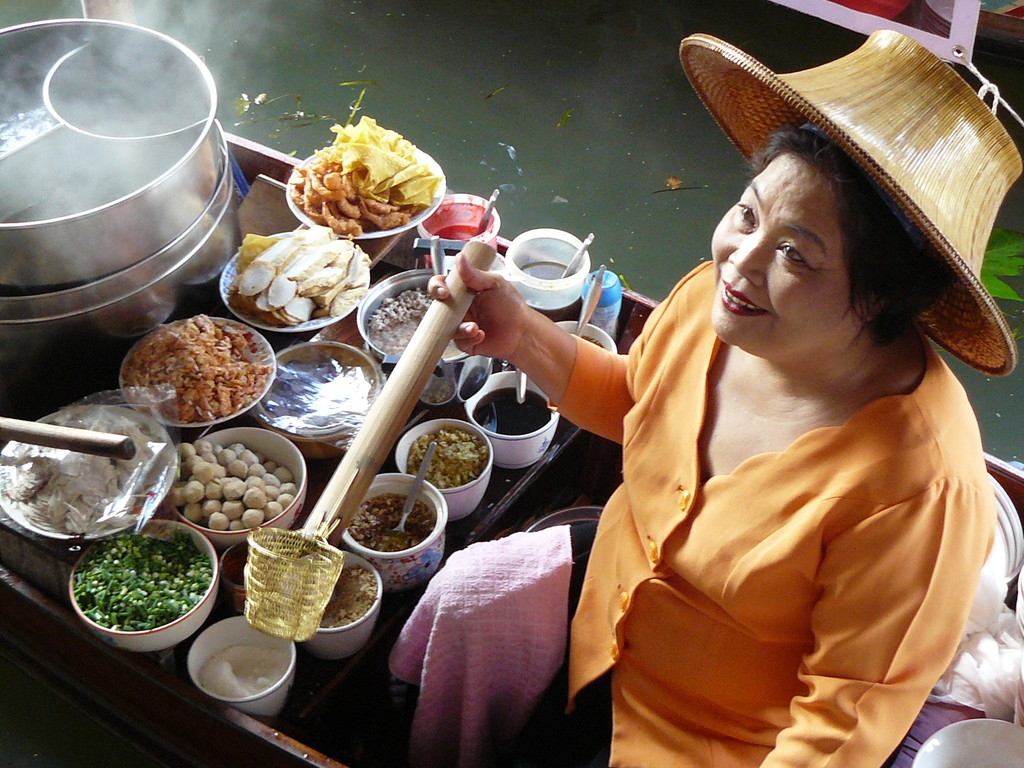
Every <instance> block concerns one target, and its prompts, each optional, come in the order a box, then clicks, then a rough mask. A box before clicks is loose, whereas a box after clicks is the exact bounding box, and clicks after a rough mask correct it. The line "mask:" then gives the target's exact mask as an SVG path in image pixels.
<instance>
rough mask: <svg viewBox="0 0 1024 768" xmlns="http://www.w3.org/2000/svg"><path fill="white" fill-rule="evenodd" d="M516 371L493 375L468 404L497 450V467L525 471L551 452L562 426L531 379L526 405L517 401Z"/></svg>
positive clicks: (472, 416) (469, 413)
mask: <svg viewBox="0 0 1024 768" xmlns="http://www.w3.org/2000/svg"><path fill="white" fill-rule="evenodd" d="M516 376H517V373H516V372H515V371H502V372H500V373H492V374H491V375H490V376H489V377H487V381H486V382H484V385H483V386H482V387H481V388H480V391H479V392H477V393H476V394H475V395H473V396H472V397H471V398H469V400H467V401H466V415H467V416H468V417H469V421H470V423H472V424H475V425H476V426H478V427H480V429H481V430H483V432H484V434H486V435H487V437H489V438H490V440H491V446H492V447H493V448H494V465H495V466H497V467H502V468H504V469H523V468H525V467H528V466H530V465H531V464H533V463H534V462H536V461H538V460H539V459H540V458H541V457H542V456H543V455H544V453H545V451H547V449H548V446H549V445H551V441H552V440H553V439H554V436H555V429H556V428H557V427H558V419H559V414H558V411H555V410H552V409H550V408H549V407H548V404H547V403H548V398H547V395H545V394H544V392H543V391H542V390H541V389H540V387H538V386H537V385H536V384H534V383H533V382H532V381H530V380H529V379H528V380H527V382H526V393H527V397H526V402H525V403H524V404H523V405H522V406H519V405H517V404H516V402H515V387H516Z"/></svg>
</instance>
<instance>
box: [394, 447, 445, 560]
mask: <svg viewBox="0 0 1024 768" xmlns="http://www.w3.org/2000/svg"><path fill="white" fill-rule="evenodd" d="M436 448H437V443H436V442H434V441H433V440H431V441H430V445H428V446H427V450H426V451H425V452H424V454H423V461H421V462H420V468H419V470H418V471H417V472H416V477H415V478H414V479H413V481H412V485H410V486H409V492H408V495H407V496H406V497H405V506H404V507H402V519H401V520H399V521H398V525H396V526H395V527H394V528H392V529H391V530H390V531H388V532H387V533H386V534H385V535H386V536H388V537H389V538H393V539H394V540H395V541H399V540H401V541H402V542H403V543H407V542H409V540H410V538H411V537H410V535H409V534H408V533H407V532H406V530H405V523H406V521H407V520H408V519H409V513H410V512H412V510H413V507H415V506H416V499H418V498H419V497H420V490H422V488H423V480H424V478H425V477H426V476H427V470H429V469H430V460H431V459H433V458H434V451H435V449H436Z"/></svg>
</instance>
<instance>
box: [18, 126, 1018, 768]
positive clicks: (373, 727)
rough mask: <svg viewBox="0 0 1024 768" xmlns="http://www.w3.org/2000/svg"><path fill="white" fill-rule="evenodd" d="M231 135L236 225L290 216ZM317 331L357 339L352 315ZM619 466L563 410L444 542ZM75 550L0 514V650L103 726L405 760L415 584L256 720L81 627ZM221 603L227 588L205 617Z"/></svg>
mask: <svg viewBox="0 0 1024 768" xmlns="http://www.w3.org/2000/svg"><path fill="white" fill-rule="evenodd" d="M231 146H232V150H233V152H234V155H235V157H236V158H237V160H238V162H239V165H240V167H241V169H242V172H243V173H244V176H245V179H246V182H247V183H251V184H252V185H253V186H252V189H251V191H250V193H249V195H248V196H247V197H246V199H245V202H244V203H243V205H242V208H241V211H240V216H241V220H242V229H243V231H247V232H249V231H251V232H262V233H271V232H279V231H284V230H287V229H291V228H294V226H295V224H296V222H295V220H294V218H292V217H291V214H290V213H288V211H287V208H286V207H285V205H284V199H283V195H282V194H281V186H280V183H281V182H283V181H284V180H285V179H286V178H287V175H288V173H289V172H290V170H291V168H292V167H293V166H294V164H295V160H294V159H293V158H291V157H289V156H286V155H283V154H281V153H278V152H274V151H272V150H269V149H267V148H265V147H262V146H259V145H257V144H254V143H252V142H249V141H246V140H243V139H241V138H237V137H231ZM275 182H276V183H275ZM375 258H377V259H379V261H378V262H377V264H376V266H375V267H374V279H381V278H382V277H384V276H386V275H387V274H390V273H393V272H395V271H398V270H401V269H405V268H409V267H412V266H415V263H414V261H413V259H414V255H413V252H412V247H411V239H410V238H399V239H398V240H396V241H394V242H388V243H386V244H384V245H382V246H381V247H380V248H379V252H378V253H377V254H375ZM653 307H654V302H652V301H651V300H650V299H648V298H646V297H644V296H642V295H639V294H636V293H633V292H631V291H626V292H625V296H624V300H623V311H622V316H621V318H620V330H619V334H618V340H617V341H618V345H619V349H620V351H625V350H626V349H628V348H629V346H630V344H631V343H632V341H633V340H634V339H635V338H636V337H637V335H638V333H639V331H640V329H641V328H642V327H643V324H644V322H645V321H646V319H647V317H648V315H649V314H650V312H651V310H652V309H653ZM322 333H327V334H328V335H329V337H330V338H333V339H336V340H340V341H348V342H354V343H356V344H359V343H361V342H360V339H359V336H358V331H357V330H356V328H355V324H354V321H353V320H351V319H349V320H348V321H342V322H341V323H339V324H338V325H336V326H332V327H331V328H330V329H329V330H328V331H324V332H322ZM438 415H443V414H441V413H438ZM988 462H989V468H990V470H991V472H992V474H993V476H994V477H996V478H997V480H998V481H999V483H1000V484H1001V485H1002V486H1003V487H1004V488H1005V489H1006V491H1007V493H1008V495H1009V496H1010V498H1011V500H1012V501H1013V502H1014V504H1015V505H1016V506H1017V508H1018V509H1019V510H1024V472H1022V471H1021V470H1020V469H1018V468H1016V467H1015V466H1012V465H1010V464H1008V463H1006V462H1003V461H1001V460H999V459H997V458H996V457H991V456H990V457H988ZM333 466H334V464H333V460H326V459H323V460H316V461H311V462H310V476H311V484H310V498H315V494H316V493H317V492H318V490H319V489H321V488H322V487H323V483H324V482H325V481H326V479H327V477H328V476H329V475H330V472H331V470H332V469H333ZM619 476H620V464H619V451H618V447H617V446H615V445H613V444H611V443H609V442H607V441H605V440H602V439H600V438H597V437H595V436H593V435H591V434H589V433H586V432H583V431H582V430H580V429H578V428H577V427H575V426H574V425H572V424H570V423H568V422H567V421H565V420H564V419H563V420H562V423H561V424H560V426H559V429H558V432H557V433H556V437H555V439H554V441H553V442H552V445H551V446H550V448H549V449H548V451H547V453H546V454H545V456H544V457H543V458H542V459H541V460H540V461H539V462H538V463H536V464H535V465H533V466H531V467H529V468H527V469H524V470H499V469H496V470H495V473H494V477H493V478H492V481H491V483H490V486H489V490H488V492H487V495H486V496H485V498H484V500H483V501H482V502H481V504H480V507H479V508H478V509H477V510H476V511H475V512H474V513H472V514H471V515H470V516H469V517H467V518H464V519H462V520H459V521H456V522H454V523H452V524H451V525H450V526H449V548H448V551H449V552H450V551H452V550H454V549H456V548H459V547H463V546H466V545H467V544H469V543H472V542H474V541H480V540H484V539H489V538H494V537H497V536H500V535H503V534H504V533H507V532H510V531H515V530H519V529H522V528H523V527H525V526H526V525H528V524H529V523H530V521H532V520H534V519H536V518H537V517H539V516H542V515H544V514H546V513H548V512H551V511H554V510H558V509H562V508H567V507H573V506H579V505H595V504H596V505H600V504H602V503H603V502H604V501H605V500H606V499H607V497H608V495H609V494H610V493H611V491H612V490H613V489H614V487H615V486H616V484H617V482H618V480H619ZM308 504H311V502H309V503H308ZM79 555H80V549H79V548H78V547H76V546H75V547H69V546H67V544H65V543H61V542H57V541H55V540H52V539H45V538H43V537H38V536H34V535H32V534H29V533H27V532H25V531H23V530H22V529H20V528H17V526H15V525H13V524H11V523H10V522H9V521H6V522H5V521H0V654H3V655H5V656H7V657H9V658H10V659H12V660H13V661H14V663H16V664H17V665H19V666H21V667H23V668H24V669H25V670H26V671H28V672H29V673H30V674H32V675H33V676H35V677H37V678H39V679H41V680H43V681H45V682H47V683H48V684H50V685H52V686H53V687H54V688H55V689H56V690H57V691H58V692H60V693H61V694H62V695H64V696H65V697H67V698H68V699H69V700H70V701H71V702H73V703H74V704H75V705H76V706H78V707H80V708H81V709H82V710H83V711H86V712H89V713H91V714H93V715H94V716H95V717H96V718H98V719H99V720H100V721H101V722H103V723H105V724H108V725H109V726H111V727H112V728H113V729H114V730H115V731H116V732H117V733H118V734H120V735H121V736H122V737H123V739H124V740H125V741H126V742H129V743H131V744H132V745H133V746H135V747H136V748H138V749H140V750H141V751H143V752H144V753H147V754H149V755H151V756H153V758H154V759H156V760H157V761H159V762H161V763H165V764H166V765H168V766H182V767H185V766H188V767H189V768H194V767H196V766H198V767H200V768H202V767H206V766H208V767H209V768H221V767H222V766H226V765H231V766H237V767H238V768H243V767H244V766H259V768H266V767H267V766H274V767H275V768H278V767H280V768H314V767H316V768H335V767H340V766H352V767H353V768H373V767H375V766H393V765H403V764H405V762H406V761H405V754H406V747H407V742H406V737H407V734H408V731H409V723H410V721H411V716H412V710H411V705H410V703H409V702H408V701H407V700H406V699H405V698H404V696H403V690H402V688H401V687H396V686H393V685H392V681H391V679H390V677H389V674H388V670H387V654H388V651H389V650H390V647H391V644H392V643H393V641H394V639H395V637H396V635H397V633H398V631H399V629H400V628H401V625H402V622H403V621H404V619H405V617H406V616H407V615H408V613H409V611H410V610H411V609H412V606H413V605H414V603H415V600H416V598H417V596H418V593H412V594H398V595H388V596H386V598H385V602H384V611H383V615H382V618H381V620H380V621H379V623H378V626H377V629H376V631H375V634H374V636H373V638H372V639H371V641H370V643H369V644H368V645H367V646H366V648H364V649H363V650H362V651H361V652H360V653H358V654H357V655H355V656H353V657H351V658H349V659H344V660H340V661H333V662H332V661H322V660H318V659H315V658H313V657H311V656H308V655H306V654H300V657H301V658H300V662H299V667H298V672H297V678H296V682H295V685H294V687H293V689H292V692H291V694H290V697H289V703H288V705H287V707H286V709H285V711H284V712H283V713H282V714H281V716H279V717H277V718H274V719H272V720H261V719H257V718H254V717H251V716H249V715H246V714H243V713H242V712H239V711H238V710H236V709H234V708H232V707H230V706H227V705H225V704H223V703H220V702H218V701H215V700H213V699H210V698H209V697H207V696H205V695H204V694H202V693H200V692H199V691H198V690H197V689H196V688H195V687H194V686H193V685H192V684H191V683H190V682H189V681H188V678H187V674H186V673H185V671H184V658H185V656H184V654H185V650H186V646H187V645H188V642H187V641H186V642H185V643H182V644H181V645H180V646H178V647H177V648H175V649H172V650H170V651H167V652H164V653H162V654H135V653H128V652H124V651H119V650H117V649H114V648H113V647H111V646H108V645H106V644H104V643H103V642H102V641H101V640H99V639H98V638H96V637H94V636H93V635H91V634H89V633H88V632H87V631H86V630H85V628H84V626H83V625H82V624H81V623H80V622H79V621H78V619H77V618H76V617H75V616H74V614H73V613H72V612H71V610H70V608H69V605H68V599H67V594H66V584H67V578H68V575H69V573H70V568H71V565H72V564H73V562H74V561H75V559H76V558H77V557H78V556H79ZM229 612H230V608H229V607H228V605H227V604H226V602H225V604H224V605H223V606H222V607H219V608H218V609H217V612H215V614H214V617H213V618H220V617H222V616H223V615H227V614H228V613H229Z"/></svg>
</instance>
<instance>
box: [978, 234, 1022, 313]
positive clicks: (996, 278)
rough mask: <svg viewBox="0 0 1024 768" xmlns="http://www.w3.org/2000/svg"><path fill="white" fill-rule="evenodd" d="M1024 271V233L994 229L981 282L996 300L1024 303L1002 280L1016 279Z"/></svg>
mask: <svg viewBox="0 0 1024 768" xmlns="http://www.w3.org/2000/svg"><path fill="white" fill-rule="evenodd" d="M1022 269H1024V232H1014V231H1013V230H1009V229H994V230H992V235H991V237H989V241H988V247H987V248H986V249H985V259H984V261H983V263H982V265H981V282H982V284H983V285H984V286H985V288H986V289H987V290H988V292H989V293H991V294H992V295H993V296H994V297H995V298H997V299H1007V300H1009V301H1024V298H1022V297H1021V295H1020V294H1019V293H1017V291H1015V290H1014V289H1013V288H1011V287H1010V286H1009V285H1008V284H1007V283H1006V282H1005V281H1004V280H1003V279H1002V278H1004V277H1016V276H1017V275H1019V274H1020V272H1021V270H1022Z"/></svg>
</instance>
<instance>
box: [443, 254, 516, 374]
mask: <svg viewBox="0 0 1024 768" xmlns="http://www.w3.org/2000/svg"><path fill="white" fill-rule="evenodd" d="M455 269H457V270H458V271H459V277H461V278H462V281H463V283H465V285H466V287H467V288H469V289H470V290H472V291H473V292H474V293H475V294H476V296H475V297H474V298H473V303H472V305H471V306H470V308H469V311H468V312H467V313H466V319H465V320H464V321H463V322H462V323H460V324H459V327H458V328H457V329H456V330H455V344H456V346H458V348H459V349H461V350H462V351H463V352H468V353H469V354H471V355H486V356H487V357H495V358H500V359H502V360H509V361H510V362H513V363H514V362H515V359H514V358H515V356H516V351H517V350H518V348H519V346H520V342H521V341H522V337H523V328H524V324H525V315H526V313H527V312H528V311H529V307H528V306H527V305H526V302H525V301H524V300H523V297H522V296H521V295H520V294H519V292H518V291H517V290H516V289H515V288H514V287H513V286H512V284H511V283H509V282H508V281H507V280H506V279H505V278H503V277H502V276H501V275H498V274H495V273H494V272H485V271H483V270H480V269H476V268H475V267H474V266H472V265H471V264H470V263H469V262H468V261H467V260H466V258H465V257H464V256H463V255H462V254H459V255H458V256H457V257H456V258H455ZM427 290H428V292H429V293H430V295H431V297H432V298H435V299H440V300H442V301H443V300H445V299H447V298H449V296H451V294H450V292H449V291H448V286H447V285H446V284H445V281H444V277H443V276H440V277H438V276H434V277H432V278H430V283H429V284H428V287H427Z"/></svg>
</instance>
